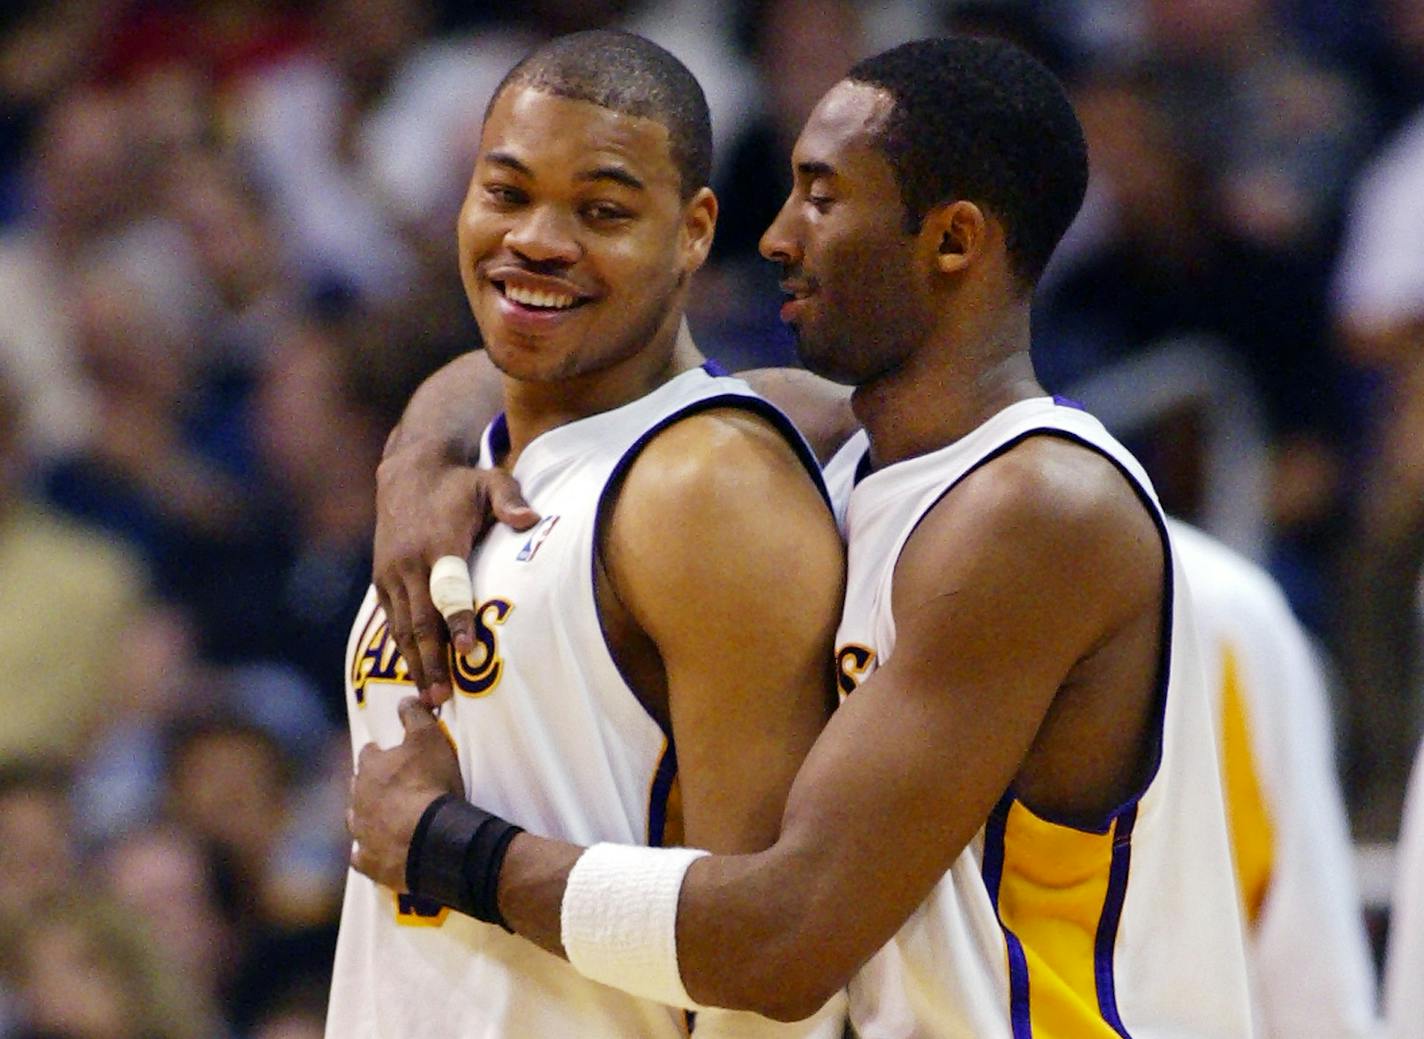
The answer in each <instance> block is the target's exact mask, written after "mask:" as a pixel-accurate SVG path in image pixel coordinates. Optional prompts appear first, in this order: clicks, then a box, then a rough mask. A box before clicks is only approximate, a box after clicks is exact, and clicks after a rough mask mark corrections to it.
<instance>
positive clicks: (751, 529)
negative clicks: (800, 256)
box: [601, 409, 844, 852]
mask: <svg viewBox="0 0 1424 1039" xmlns="http://www.w3.org/2000/svg"><path fill="white" fill-rule="evenodd" d="M670 531H676V536H675V537H670V536H668V535H669V532H670ZM603 563H604V567H605V570H606V573H607V576H608V589H609V591H610V592H611V593H612V596H611V598H613V599H616V604H615V603H607V604H606V605H603V606H602V607H601V608H602V609H603V612H604V614H605V616H608V614H609V612H610V609H609V608H610V607H612V611H611V612H612V613H613V614H614V615H615V616H616V615H618V614H619V613H623V614H624V615H626V617H627V618H628V619H629V620H631V621H632V623H633V625H634V626H635V628H636V629H637V631H639V632H641V633H642V635H643V636H644V637H645V638H646V639H647V640H648V641H649V642H650V643H651V647H652V648H654V649H655V653H654V654H653V656H654V657H655V659H656V662H657V664H658V665H659V666H660V670H661V671H662V673H663V676H664V679H663V681H664V683H665V689H666V705H667V710H668V714H669V720H670V722H671V728H672V731H673V734H674V737H675V739H676V744H677V753H678V766H679V777H680V778H679V782H680V785H681V793H682V806H683V815H684V843H686V844H688V845H690V846H693V847H698V848H708V849H713V850H726V851H729V852H731V851H750V850H760V849H762V848H766V847H769V846H770V845H771V843H772V842H773V841H774V840H775V839H776V834H777V829H778V824H779V822H780V819H781V813H782V809H783V808H784V806H785V804H786V793H787V791H788V790H789V788H790V786H791V780H792V778H793V777H794V776H795V774H796V770H797V768H799V767H800V764H801V762H802V760H804V758H805V756H806V752H807V751H808V750H810V747H811V744H812V743H813V742H814V741H815V739H816V736H817V735H818V734H819V733H820V731H821V728H822V726H823V725H824V724H825V721H826V718H827V716H828V715H829V713H830V710H831V708H832V706H833V705H834V695H835V693H834V689H835V680H834V672H833V657H834V653H833V647H832V639H833V637H834V634H835V628H836V623H837V621H838V619H839V616H840V603H841V598H842V594H843V590H844V589H843V581H844V550H843V548H842V546H841V541H840V537H839V535H838V533H837V532H836V529H835V525H834V522H833V521H832V518H831V514H830V511H829V509H828V508H827V506H826V504H825V502H824V500H823V499H822V498H821V495H820V492H819V490H818V489H817V488H816V486H815V485H814V484H813V482H812V480H811V479H810V477H809V474H808V473H807V472H806V469H805V466H804V465H803V463H802V462H801V461H800V460H799V459H798V458H797V457H796V455H795V454H794V452H793V451H792V450H791V449H790V447H789V446H788V444H787V443H786V441H785V439H784V438H783V437H782V436H781V434H779V433H777V432H776V431H774V430H773V429H772V428H771V427H770V426H769V425H767V423H766V422H764V421H763V420H762V419H760V418H757V417H754V416H752V415H750V414H748V413H747V412H745V411H739V410H730V409H729V410H718V411H714V412H708V413H704V414H701V415H697V416H694V417H692V418H688V419H685V420H683V421H682V422H680V423H678V424H677V425H675V426H673V427H671V428H670V429H668V430H666V431H664V432H663V433H661V434H659V436H658V437H657V438H656V439H655V440H654V441H653V442H652V443H651V444H650V445H649V446H648V448H647V449H646V450H645V451H644V452H643V453H642V454H641V455H640V456H639V458H638V460H637V461H636V462H635V463H634V465H633V466H632V469H631V471H630V472H629V474H628V477H627V479H626V481H625V482H624V485H623V488H622V490H621V492H620V493H619V497H618V502H617V504H616V506H615V507H614V509H613V513H612V516H611V521H610V522H609V524H608V527H607V534H606V539H605V543H604V545H603ZM646 684H648V685H653V686H656V684H657V680H656V678H654V679H653V680H652V681H650V682H647V683H646Z"/></svg>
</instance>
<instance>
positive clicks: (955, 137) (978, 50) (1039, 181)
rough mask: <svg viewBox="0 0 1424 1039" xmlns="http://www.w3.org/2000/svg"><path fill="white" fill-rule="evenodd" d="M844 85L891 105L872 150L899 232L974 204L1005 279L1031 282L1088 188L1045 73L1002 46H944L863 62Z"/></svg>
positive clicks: (946, 41)
mask: <svg viewBox="0 0 1424 1039" xmlns="http://www.w3.org/2000/svg"><path fill="white" fill-rule="evenodd" d="M846 78H847V79H848V80H850V81H852V82H855V83H865V84H867V85H869V86H873V87H878V88H880V89H882V90H884V91H885V92H886V93H888V94H889V95H890V96H891V98H892V99H893V101H894V107H893V108H892V109H891V110H890V112H889V114H888V115H887V116H886V118H885V121H884V123H883V125H882V126H881V127H880V130H879V134H878V137H877V142H876V143H877V146H878V147H879V148H880V149H881V150H882V151H883V152H884V154H885V156H886V158H887V159H888V160H889V162H890V165H891V166H892V168H893V169H894V171H895V179H896V182H897V183H898V184H899V187H900V197H901V201H902V202H903V204H904V209H905V227H906V230H907V231H908V232H910V233H914V232H915V231H918V230H919V228H920V226H921V225H922V224H923V222H924V219H925V215H926V214H927V213H928V212H929V211H930V210H931V209H933V208H934V207H935V206H937V205H939V204H941V203H944V202H949V201H952V200H955V199H961V198H962V199H968V200H969V201H972V202H977V203H979V204H981V205H983V206H984V207H985V208H986V209H988V210H989V211H990V212H991V213H992V214H993V215H994V216H995V217H997V218H998V220H999V221H1000V222H1001V223H1002V224H1003V225H1004V231H1005V237H1006V240H1007V248H1008V254H1009V262H1010V265H1011V268H1012V270H1013V273H1014V274H1015V275H1016V276H1017V277H1018V278H1020V279H1021V280H1022V281H1023V282H1024V283H1026V284H1028V285H1032V284H1034V283H1035V282H1037V281H1038V278H1039V275H1041V274H1042V273H1043V269H1044V267H1045V266H1046V265H1047V264H1048V258H1049V256H1050V255H1051V254H1052V253H1053V249H1054V247H1055V246H1056V245H1057V244H1058V241H1059V239H1060V238H1062V237H1063V233H1064V232H1065V231H1067V230H1068V225H1069V224H1071V223H1072V222H1073V218H1074V217H1075V216H1076V215H1077V213H1078V208H1079V206H1081V205H1082V203H1083V194H1084V192H1085V191H1086V190H1087V185H1088V149H1087V145H1086V143H1085V142H1084V140H1083V128H1082V127H1081V126H1080V125H1079V123H1078V117H1077V116H1076V115H1075V114H1074V113H1073V106H1072V105H1071V104H1070V103H1069V101H1068V98H1067V95H1066V94H1065V93H1064V91H1063V87H1062V85H1061V84H1060V83H1059V82H1058V80H1057V79H1056V78H1055V77H1054V75H1053V73H1051V72H1049V71H1048V69H1047V68H1045V67H1044V66H1043V65H1042V64H1041V63H1040V62H1038V61H1037V60H1036V59H1034V58H1032V57H1030V56H1029V54H1028V53H1027V52H1025V51H1024V50H1022V49H1020V48H1019V47H1016V46H1014V45H1013V44H1011V43H1007V42H1005V41H1003V40H992V39H985V38H981V37H970V36H949V37H944V38H942V39H933V40H916V41H913V42H911V43H906V44H902V45H901V46H899V47H895V48H893V49H891V50H888V51H885V52H884V53H882V54H877V55H876V56H874V57H872V58H867V59H865V60H864V61H862V62H860V63H859V64H858V65H856V66H855V67H854V68H852V69H851V70H850V72H849V73H848V74H847V76H846Z"/></svg>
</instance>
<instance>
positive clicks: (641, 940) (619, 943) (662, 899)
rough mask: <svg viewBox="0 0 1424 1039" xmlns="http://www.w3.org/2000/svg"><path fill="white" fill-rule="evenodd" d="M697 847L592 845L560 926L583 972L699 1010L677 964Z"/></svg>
mask: <svg viewBox="0 0 1424 1039" xmlns="http://www.w3.org/2000/svg"><path fill="white" fill-rule="evenodd" d="M706 854H707V852H705V851H698V850H696V849H695V848H635V847H631V846H629V845H626V844H595V845H594V846H593V847H591V848H589V849H588V850H587V851H585V852H584V853H583V854H582V855H580V856H579V858H578V861H577V862H575V863H574V868H573V869H572V870H571V871H570V872H569V880H568V884H567V885H566V886H565V887H564V900H563V903H562V905H561V907H560V914H559V916H560V919H559V924H560V929H561V931H562V936H563V942H564V952H565V953H567V954H568V957H569V962H570V963H571V964H573V966H574V968H575V969H576V970H577V971H578V972H579V973H580V974H582V975H583V976H584V977H587V978H592V979H593V980H594V981H600V982H602V983H603V984H605V985H611V986H612V987H613V988H616V989H620V990H622V991H623V992H627V993H629V994H631V995H634V996H641V997H643V998H644V999H651V1000H653V1001H654V1002H655V1003H665V1004H667V1005H669V1006H676V1007H682V1008H684V1009H687V1010H700V1009H701V1006H700V1005H699V1004H697V1003H695V1002H693V1000H692V997H690V996H689V995H688V994H687V989H685V988H683V985H682V975H681V974H680V973H679V972H678V968H677V900H678V895H679V893H680V892H681V891H682V880H683V877H684V876H686V875H687V869H688V867H689V866H691V865H692V863H693V862H694V861H695V860H697V859H699V858H701V857H702V856H703V855H706Z"/></svg>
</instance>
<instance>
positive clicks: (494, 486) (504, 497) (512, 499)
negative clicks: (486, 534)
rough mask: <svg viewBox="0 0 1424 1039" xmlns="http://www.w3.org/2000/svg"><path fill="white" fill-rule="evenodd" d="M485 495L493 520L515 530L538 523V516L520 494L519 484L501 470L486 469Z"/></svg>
mask: <svg viewBox="0 0 1424 1039" xmlns="http://www.w3.org/2000/svg"><path fill="white" fill-rule="evenodd" d="M483 472H485V473H488V482H487V483H486V485H485V487H486V491H485V493H486V494H488V495H489V504H490V511H491V512H492V513H493V514H494V518H495V519H497V520H499V522H501V523H505V524H508V525H509V526H511V527H513V528H514V529H515V530H528V529H529V528H530V527H532V526H534V524H536V523H538V522H539V514H538V513H537V512H535V511H534V510H533V509H531V508H530V507H529V503H528V502H527V501H525V500H524V495H523V494H522V493H520V490H519V484H518V483H516V482H515V479H514V477H513V476H511V475H510V474H509V473H507V472H505V471H504V470H503V469H487V470H483Z"/></svg>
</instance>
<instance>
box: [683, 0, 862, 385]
mask: <svg viewBox="0 0 1424 1039" xmlns="http://www.w3.org/2000/svg"><path fill="white" fill-rule="evenodd" d="M737 14H738V22H739V28H738V37H739V40H740V42H741V45H742V48H743V49H744V50H745V51H746V53H747V54H748V55H749V56H750V57H751V59H752V61H753V66H754V69H755V73H756V83H757V86H758V90H757V93H756V97H757V99H758V100H757V101H756V102H755V104H754V105H751V106H748V108H749V111H750V112H751V113H752V114H751V116H750V118H747V119H745V120H744V121H743V126H742V127H741V128H740V130H739V131H738V132H737V134H736V135H735V137H733V138H732V140H731V142H730V144H729V145H728V146H727V147H726V148H725V149H724V150H723V152H722V153H721V156H720V161H719V162H718V163H717V164H716V165H715V166H714V171H717V172H715V175H714V181H715V184H714V186H715V188H716V190H717V196H718V199H719V201H720V203H721V209H720V210H719V212H718V216H717V236H716V238H715V240H714V241H713V244H712V257H711V259H712V262H711V263H710V264H709V265H708V266H707V267H705V268H704V269H703V270H702V271H701V272H700V273H699V274H698V283H697V284H698V287H697V291H696V292H694V293H693V295H692V298H691V301H690V303H689V317H690V319H691V321H692V326H693V330H694V331H695V332H696V333H697V338H698V343H699V345H700V346H701V347H702V349H703V350H704V351H706V352H707V353H708V354H709V355H711V356H713V357H716V358H717V360H719V361H721V362H722V363H723V364H725V365H726V366H727V367H729V368H731V369H734V370H735V369H740V368H748V367H760V366H764V365H775V364H797V363H799V362H797V360H796V352H795V345H794V342H793V340H792V338H791V335H790V333H789V331H788V330H787V329H786V327H785V326H784V325H783V324H782V322H781V319H780V317H779V315H778V308H779V307H780V305H781V294H780V292H779V290H778V289H777V284H776V279H777V277H778V274H777V272H776V270H775V268H774V267H772V265H770V264H768V263H766V262H765V261H763V260H762V259H761V256H760V254H759V252H758V242H759V241H760V239H761V236H762V233H763V232H764V231H765V230H766V229H767V227H768V226H770V224H771V221H772V219H773V218H774V217H775V216H776V214H777V212H778V211H779V210H780V209H781V204H782V203H783V202H785V201H786V196H787V193H788V192H789V191H790V188H791V148H792V145H793V144H795V142H796V137H797V135H798V134H799V133H800V132H801V127H802V125H803V124H804V123H805V121H806V117H807V116H808V115H810V113H811V109H812V108H813V107H814V106H815V103H816V101H817V100H819V99H820V96H821V95H822V94H823V93H825V91H826V89H827V88H828V87H829V86H830V85H831V84H833V83H834V82H835V81H836V80H837V79H839V78H840V77H841V76H843V75H845V73H846V71H847V70H848V69H849V68H850V66H851V65H852V64H854V63H855V61H856V59H858V58H860V57H862V56H863V55H864V53H865V50H866V43H865V37H864V27H863V25H862V21H861V11H860V7H859V5H858V4H857V3H855V2H854V0H743V2H742V3H740V4H739V5H738V7H737Z"/></svg>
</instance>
